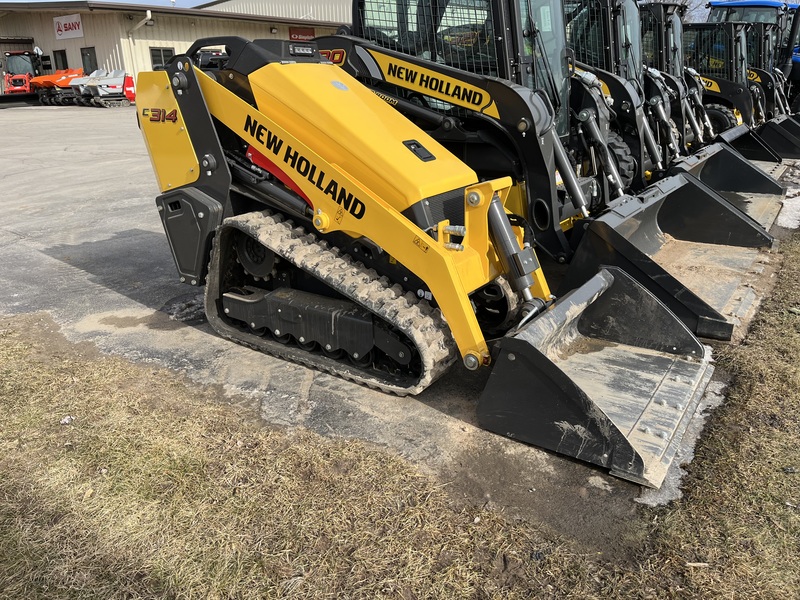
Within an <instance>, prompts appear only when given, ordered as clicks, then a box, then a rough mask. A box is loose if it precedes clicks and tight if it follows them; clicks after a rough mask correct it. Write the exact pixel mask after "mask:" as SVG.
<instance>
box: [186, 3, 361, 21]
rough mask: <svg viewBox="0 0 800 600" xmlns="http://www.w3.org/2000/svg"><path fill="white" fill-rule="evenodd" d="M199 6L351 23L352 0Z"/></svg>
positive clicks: (222, 10) (209, 8)
mask: <svg viewBox="0 0 800 600" xmlns="http://www.w3.org/2000/svg"><path fill="white" fill-rule="evenodd" d="M197 8H200V9H203V10H209V11H215V12H226V13H243V14H248V15H261V16H262V17H267V16H275V17H284V18H287V19H302V20H307V19H310V20H316V21H328V22H332V23H350V21H351V18H352V12H351V11H352V8H353V2H352V0H329V1H327V2H326V1H325V0H317V1H315V2H302V1H300V2H270V1H264V2H259V1H258V0H216V1H214V2H207V3H205V4H201V5H199V6H198V7H197Z"/></svg>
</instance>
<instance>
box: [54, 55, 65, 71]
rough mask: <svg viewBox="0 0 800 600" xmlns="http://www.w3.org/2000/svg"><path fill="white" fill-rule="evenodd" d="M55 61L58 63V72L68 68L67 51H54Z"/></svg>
mask: <svg viewBox="0 0 800 600" xmlns="http://www.w3.org/2000/svg"><path fill="white" fill-rule="evenodd" d="M53 60H54V61H55V62H56V70H59V69H66V68H68V67H67V51H66V50H53Z"/></svg>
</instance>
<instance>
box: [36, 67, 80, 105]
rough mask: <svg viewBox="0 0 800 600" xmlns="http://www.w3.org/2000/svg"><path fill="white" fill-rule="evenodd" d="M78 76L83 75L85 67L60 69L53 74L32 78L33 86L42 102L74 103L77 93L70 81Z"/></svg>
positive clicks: (55, 103)
mask: <svg viewBox="0 0 800 600" xmlns="http://www.w3.org/2000/svg"><path fill="white" fill-rule="evenodd" d="M78 77H83V69H59V70H57V71H56V72H55V73H53V74H52V75H39V76H38V77H34V78H33V79H31V88H33V89H34V90H36V93H37V95H38V96H39V102H41V103H42V104H49V105H57V104H72V102H73V100H74V98H75V93H74V92H73V90H72V88H71V87H70V82H71V81H72V80H73V79H76V78H78Z"/></svg>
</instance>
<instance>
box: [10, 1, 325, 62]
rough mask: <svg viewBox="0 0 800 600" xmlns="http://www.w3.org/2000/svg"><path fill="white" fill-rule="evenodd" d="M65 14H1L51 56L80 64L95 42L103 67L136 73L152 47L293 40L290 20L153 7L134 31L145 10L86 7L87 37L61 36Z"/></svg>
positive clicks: (318, 29)
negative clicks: (214, 40)
mask: <svg viewBox="0 0 800 600" xmlns="http://www.w3.org/2000/svg"><path fill="white" fill-rule="evenodd" d="M64 14H70V13H64V12H53V13H50V12H42V13H39V12H35V13H31V12H27V13H26V12H18V13H7V14H6V15H4V16H2V17H0V36H19V37H32V38H33V39H34V45H36V46H39V47H40V48H41V49H42V51H43V52H44V54H45V55H49V56H51V58H52V56H53V51H54V50H66V52H67V64H68V66H69V67H70V68H79V67H81V66H82V63H81V55H80V49H81V48H84V47H92V46H93V47H94V48H95V52H96V54H97V64H98V66H99V67H100V68H103V69H106V70H112V69H125V70H126V71H127V72H128V73H129V74H131V75H134V76H136V75H137V74H138V73H139V72H140V71H149V70H151V69H152V64H151V60H150V48H172V49H173V50H174V51H175V53H176V54H180V53H182V52H185V51H186V50H188V49H189V46H191V45H192V44H193V43H194V42H195V41H196V40H198V39H200V38H205V37H216V36H228V35H236V36H240V37H243V38H246V39H256V38H275V39H289V28H290V25H287V24H281V23H275V24H272V23H261V22H253V21H238V20H236V19H230V18H225V19H218V18H206V17H186V16H180V15H167V14H164V13H158V12H156V11H155V10H153V21H154V25H153V26H152V27H148V26H143V27H140V28H139V29H137V30H136V31H133V32H130V30H131V29H132V28H133V27H134V26H135V25H136V24H137V23H138V22H139V21H140V20H141V19H142V18H144V16H145V15H144V13H143V12H141V11H129V12H128V11H120V12H108V13H101V12H81V21H82V23H83V30H84V37H83V38H78V39H69V40H56V37H55V31H54V29H53V17H57V16H63V15H64ZM309 26H310V27H311V26H313V25H312V24H309ZM271 28H275V29H277V33H275V34H273V33H270V30H271ZM313 28H314V31H315V33H316V35H328V34H331V33H334V31H335V28H333V27H321V26H319V25H316V26H313ZM54 67H55V64H54Z"/></svg>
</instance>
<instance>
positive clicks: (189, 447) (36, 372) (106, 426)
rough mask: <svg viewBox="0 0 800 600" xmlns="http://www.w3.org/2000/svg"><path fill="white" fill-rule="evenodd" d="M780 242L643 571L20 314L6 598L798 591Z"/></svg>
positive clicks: (790, 318)
mask: <svg viewBox="0 0 800 600" xmlns="http://www.w3.org/2000/svg"><path fill="white" fill-rule="evenodd" d="M783 251H784V252H785V253H786V255H787V261H786V265H785V267H784V269H783V271H782V272H781V280H780V283H779V285H778V288H777V289H776V291H775V293H774V295H773V297H772V298H771V299H770V300H769V301H768V302H766V303H765V305H764V307H763V309H762V312H761V314H760V316H759V317H758V318H757V320H756V322H755V323H754V326H753V329H752V332H751V334H750V335H749V337H748V338H747V340H746V342H745V343H744V344H743V345H741V346H740V347H737V348H731V349H726V350H723V351H722V352H721V354H720V356H719V360H720V364H721V365H723V366H724V368H725V369H727V370H728V371H729V372H730V373H731V374H732V375H733V376H734V378H735V385H734V387H733V388H732V389H731V390H730V391H729V399H728V401H727V403H726V404H725V405H724V407H722V408H720V409H718V410H717V411H716V413H715V414H714V416H713V418H712V420H711V425H710V427H709V430H708V431H707V432H706V434H705V435H704V437H703V441H702V442H701V444H700V446H699V448H698V456H697V459H696V461H695V463H694V464H693V465H692V469H691V473H690V476H689V477H688V478H687V480H686V482H685V487H686V488H687V490H688V493H687V495H686V497H685V498H684V499H683V500H681V501H680V502H678V503H676V504H675V505H674V506H671V507H669V508H667V509H660V510H655V511H650V516H651V518H652V521H653V528H652V532H651V536H650V542H649V546H648V548H643V549H642V554H641V562H640V564H639V565H637V566H635V567H633V568H623V567H619V566H613V565H607V564H597V563H592V562H591V561H590V560H589V559H588V558H586V557H584V556H581V555H580V554H578V553H576V551H575V549H570V548H568V547H567V546H565V545H563V544H561V543H559V541H558V540H555V539H552V538H547V537H545V536H543V535H542V534H541V533H540V532H539V531H537V530H536V529H535V528H534V527H533V526H531V525H528V524H525V523H513V522H509V521H507V520H505V519H504V518H503V516H502V515H498V514H495V513H492V512H489V511H484V510H480V509H478V508H458V507H454V506H453V505H452V504H451V501H450V499H449V498H448V495H447V493H446V489H444V488H443V487H442V486H440V485H438V484H437V483H436V482H434V481H431V480H430V479H428V478H426V477H424V476H422V475H420V474H419V473H417V472H416V471H415V470H414V468H413V467H412V466H410V465H409V464H407V463H405V462H403V461H401V460H400V459H398V458H395V457H392V456H390V455H388V454H386V453H384V452H381V451H377V450H374V449H370V448H368V447H366V446H364V445H363V444H360V443H358V442H352V441H341V440H328V439H324V438H321V437H319V436H316V435H314V434H311V433H308V432H304V431H297V432H285V431H276V430H270V429H267V428H265V427H263V426H262V425H261V424H260V423H258V422H255V421H253V420H251V417H250V415H249V413H248V412H247V411H246V410H244V409H238V408H235V407H232V406H230V405H229V404H227V403H225V402H221V401H220V399H219V397H218V396H217V395H216V392H215V390H210V389H198V388H197V387H195V386H191V385H189V384H186V383H185V382H182V381H174V380H172V379H171V378H172V377H173V375H172V374H170V373H168V372H165V371H154V370H152V369H149V368H147V367H145V366H141V365H132V364H130V363H127V362H125V361H122V360H118V359H114V358H97V359H93V358H87V357H85V356H81V355H80V354H75V350H74V348H72V347H70V346H69V345H68V344H66V342H63V341H61V340H59V341H50V342H44V341H39V340H38V338H34V339H30V336H27V335H25V334H24V333H21V332H24V331H25V329H26V327H28V326H30V325H31V320H32V317H30V316H28V317H17V318H15V319H11V320H6V321H5V322H4V323H0V598H139V597H142V598H162V597H167V598H193V597H202V598H279V597H280V598H283V597H286V598H329V597H330V598H334V597H335V598H340V597H345V598H403V599H410V598H488V597H498V598H531V597H554V598H568V597H574V598H600V597H603V598H605V597H608V598H646V597H652V598H670V597H674V598H687V597H693V598H744V597H747V598H795V597H798V590H800V565H798V561H797V557H798V556H800V548H798V546H799V545H800V509H798V508H797V506H798V505H800V453H799V452H798V447H800V419H799V418H798V415H799V414H800V378H799V377H800V376H799V375H798V369H797V367H796V366H795V362H796V357H798V356H800V238H797V237H795V239H793V240H791V241H789V242H787V243H785V244H784V249H783ZM67 415H71V416H74V417H75V420H74V421H73V422H72V423H71V424H67V425H61V424H59V421H60V420H61V419H62V418H63V417H65V416H67ZM795 471H796V472H795ZM643 510H645V509H643ZM689 563H698V564H702V565H705V566H687V565H688V564H689Z"/></svg>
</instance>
